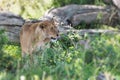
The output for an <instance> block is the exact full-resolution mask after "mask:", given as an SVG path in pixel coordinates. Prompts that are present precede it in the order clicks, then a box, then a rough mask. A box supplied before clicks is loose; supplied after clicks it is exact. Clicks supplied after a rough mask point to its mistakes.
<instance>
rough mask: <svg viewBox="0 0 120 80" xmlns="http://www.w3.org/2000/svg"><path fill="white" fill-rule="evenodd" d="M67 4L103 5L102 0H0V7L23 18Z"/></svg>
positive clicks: (42, 13)
mask: <svg viewBox="0 0 120 80" xmlns="http://www.w3.org/2000/svg"><path fill="white" fill-rule="evenodd" d="M68 4H96V5H104V4H103V2H102V0H9V1H8V0H1V1H0V7H1V8H2V9H3V10H9V11H11V12H13V13H15V14H18V15H21V16H22V17H23V18H25V19H38V18H40V17H41V16H43V15H44V13H45V12H46V11H47V10H49V9H51V8H53V7H60V6H65V5H68Z"/></svg>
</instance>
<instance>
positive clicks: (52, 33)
mask: <svg viewBox="0 0 120 80" xmlns="http://www.w3.org/2000/svg"><path fill="white" fill-rule="evenodd" d="M36 33H37V35H38V34H39V35H42V36H43V37H44V38H49V39H50V40H51V41H55V40H57V39H58V38H59V30H58V28H57V26H56V25H55V22H54V20H51V21H48V20H46V21H43V22H40V23H38V26H37V28H36Z"/></svg>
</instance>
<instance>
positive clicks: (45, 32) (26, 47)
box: [20, 20, 59, 57]
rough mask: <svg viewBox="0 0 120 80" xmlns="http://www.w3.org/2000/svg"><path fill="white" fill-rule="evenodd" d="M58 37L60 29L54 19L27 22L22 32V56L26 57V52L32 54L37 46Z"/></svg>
mask: <svg viewBox="0 0 120 80" xmlns="http://www.w3.org/2000/svg"><path fill="white" fill-rule="evenodd" d="M58 37H59V31H58V29H57V27H56V25H55V22H54V20H51V21H49V20H46V21H41V22H35V23H31V22H28V23H25V24H24V25H23V26H22V29H21V32H20V43H21V49H22V56H23V57H24V55H25V54H30V55H32V53H33V51H34V50H35V49H36V48H39V47H41V46H44V44H45V43H47V42H50V41H51V40H57V39H58Z"/></svg>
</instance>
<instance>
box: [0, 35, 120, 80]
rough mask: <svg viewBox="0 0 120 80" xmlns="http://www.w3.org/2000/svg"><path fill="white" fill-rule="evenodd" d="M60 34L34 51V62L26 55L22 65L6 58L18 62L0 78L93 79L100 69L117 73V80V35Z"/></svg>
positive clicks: (119, 40)
mask: <svg viewBox="0 0 120 80" xmlns="http://www.w3.org/2000/svg"><path fill="white" fill-rule="evenodd" d="M75 35H76V36H75ZM61 36H62V38H61V39H60V40H59V41H57V42H56V43H50V44H47V45H46V48H45V49H44V50H41V51H39V52H37V53H36V54H34V63H31V62H30V60H29V57H28V58H26V59H25V61H24V62H23V63H22V64H21V61H20V60H19V59H16V61H14V60H12V59H11V60H9V61H13V62H14V63H16V62H17V65H16V64H12V67H13V68H14V69H15V70H14V71H13V72H12V70H11V69H8V70H7V72H6V70H5V69H4V70H3V71H1V73H0V78H1V80H7V79H9V80H19V79H20V78H26V80H88V79H89V80H96V76H97V75H98V74H99V73H100V72H110V73H111V74H113V75H116V76H117V78H118V80H119V79H120V78H119V77H118V75H120V74H119V73H120V72H119V71H120V67H119V66H120V63H119V59H120V54H119V52H120V49H119V48H120V35H119V34H118V35H95V36H89V35H88V36H85V37H82V36H79V35H77V34H68V35H61ZM86 39H89V40H90V43H89V45H90V48H89V49H85V48H84V45H82V44H80V43H79V41H80V40H86ZM6 50H7V49H5V51H6ZM11 50H12V49H11ZM16 50H18V51H19V49H18V48H14V51H16ZM16 53H17V54H14V55H19V54H18V53H19V52H16ZM9 54H10V53H9ZM19 57H20V56H19ZM1 58H3V57H1ZM12 58H13V59H14V58H15V57H12ZM9 61H8V62H9ZM2 63H3V62H2ZM15 65H16V66H15ZM21 65H22V66H21ZM6 66H7V64H6ZM14 66H15V67H14ZM14 75H15V76H14Z"/></svg>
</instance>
